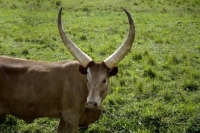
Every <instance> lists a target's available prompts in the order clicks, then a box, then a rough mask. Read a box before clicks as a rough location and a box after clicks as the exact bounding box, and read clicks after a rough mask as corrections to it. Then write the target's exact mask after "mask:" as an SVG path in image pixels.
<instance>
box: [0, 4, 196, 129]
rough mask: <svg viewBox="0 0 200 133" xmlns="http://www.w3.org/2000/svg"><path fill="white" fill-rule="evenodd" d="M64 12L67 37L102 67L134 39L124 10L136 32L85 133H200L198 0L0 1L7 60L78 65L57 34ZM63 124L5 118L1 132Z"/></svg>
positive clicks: (1, 46)
mask: <svg viewBox="0 0 200 133" xmlns="http://www.w3.org/2000/svg"><path fill="white" fill-rule="evenodd" d="M61 6H62V7H63V14H62V20H63V26H64V28H65V31H66V32H67V34H68V35H69V37H70V38H71V39H72V40H73V41H74V42H75V43H76V45H77V46H78V47H80V48H81V49H82V50H83V51H84V52H85V53H87V54H88V55H89V56H90V57H91V58H93V59H94V60H95V61H102V60H104V59H105V58H107V57H108V56H109V55H110V54H111V53H112V52H114V51H115V50H116V48H118V47H119V46H120V45H121V44H122V43H123V41H124V39H125V37H126V35H127V31H128V27H129V25H128V20H127V17H126V14H125V13H124V12H123V10H122V9H121V7H123V8H125V9H127V10H128V11H129V12H130V13H131V15H132V17H133V19H134V21H135V26H136V38H135V41H134V43H133V47H132V50H131V52H130V53H129V54H128V55H127V56H126V57H125V59H123V60H122V61H121V62H120V63H119V65H118V67H119V73H118V74H117V76H115V77H112V78H111V91H110V93H109V95H108V96H107V98H106V99H105V100H104V102H103V112H102V115H101V117H100V119H99V120H98V121H97V122H95V123H94V124H92V125H90V126H89V127H88V128H87V129H80V132H81V133H119V132H122V133H150V132H165V133H173V132H181V133H184V132H187V133H195V132H196V133H197V132H200V111H199V110H200V1H199V0H190V1H187V0H152V1H151V0H141V1H140V0H112V1H111V0H104V1H101V0H93V1H90V0H73V2H72V1H67V0H66V1H65V0H48V1H43V0H35V1H29V0H16V1H12V0H0V55H7V56H11V57H18V58H26V59H31V60H42V61H51V62H55V61H62V60H72V59H74V58H73V56H72V55H70V53H69V52H68V50H67V49H66V48H65V46H64V44H63V43H62V41H61V39H60V36H59V34H58V29H57V21H56V20H57V14H58V11H59V8H60V7H61ZM0 76H1V75H0ZM0 89H1V88H0ZM19 93H20V92H19ZM57 125H58V120H57V119H54V118H40V119H36V120H35V121H34V122H33V123H32V124H26V123H25V122H24V121H22V120H19V119H16V118H14V117H13V116H6V117H3V118H2V119H0V133H7V132H10V133H21V132H22V133H35V132H37V133H49V132H52V133H53V132H56V129H57Z"/></svg>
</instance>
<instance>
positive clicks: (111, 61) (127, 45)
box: [104, 9, 135, 69]
mask: <svg viewBox="0 0 200 133" xmlns="http://www.w3.org/2000/svg"><path fill="white" fill-rule="evenodd" d="M124 11H125V13H126V15H127V16H128V20H129V24H130V28H129V33H128V37H127V38H126V40H125V41H124V43H123V44H122V45H121V46H120V47H119V48H118V49H117V50H116V51H115V52H114V53H113V54H112V55H110V56H109V57H108V58H107V59H105V60H104V63H105V64H106V66H107V67H108V68H110V69H112V68H113V67H115V66H116V65H117V64H118V63H119V62H120V61H121V60H122V59H123V58H124V57H125V56H126V54H127V53H128V52H129V51H130V49H131V46H132V44H133V41H134V38H135V25H134V21H133V19H132V17H131V15H130V13H129V12H128V11H126V10H125V9H124Z"/></svg>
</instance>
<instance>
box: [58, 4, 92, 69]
mask: <svg viewBox="0 0 200 133" xmlns="http://www.w3.org/2000/svg"><path fill="white" fill-rule="evenodd" d="M61 12H62V7H61V8H60V11H59V13H58V30H59V33H60V36H61V38H62V41H63V43H64V44H65V46H66V47H67V49H68V50H69V52H70V53H71V54H72V55H73V56H74V57H75V58H76V59H77V60H78V61H79V63H80V64H81V65H82V66H83V67H86V66H87V65H88V63H89V62H90V61H92V59H91V58H90V57H89V56H88V55H87V54H85V53H84V52H83V51H81V49H79V48H78V47H77V46H76V45H75V43H74V42H73V41H71V39H70V38H69V37H68V36H67V35H66V33H65V31H64V29H63V27H62V21H61Z"/></svg>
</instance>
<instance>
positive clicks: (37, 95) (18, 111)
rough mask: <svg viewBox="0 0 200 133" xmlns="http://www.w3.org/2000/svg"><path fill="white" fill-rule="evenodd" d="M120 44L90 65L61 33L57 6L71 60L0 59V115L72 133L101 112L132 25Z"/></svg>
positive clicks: (59, 132)
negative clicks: (50, 123) (52, 122)
mask: <svg viewBox="0 0 200 133" xmlns="http://www.w3.org/2000/svg"><path fill="white" fill-rule="evenodd" d="M124 11H125V13H126V15H127V16H128V20H129V26H130V27H129V32H128V35H127V38H126V39H125V41H124V43H122V44H121V46H120V47H119V48H118V49H117V50H116V51H115V52H114V53H113V54H111V55H110V56H109V57H108V58H106V59H105V60H103V61H102V62H95V61H93V60H92V59H91V58H90V57H89V56H88V55H87V54H85V53H84V52H83V51H82V50H81V49H79V48H78V47H77V46H76V45H75V43H74V42H73V41H72V40H71V39H70V38H69V37H68V36H67V34H66V33H65V31H64V29H63V26H62V22H61V12H62V8H60V10H59V13H58V19H57V22H58V31H59V34H60V36H61V39H62V41H63V43H64V44H65V46H66V47H67V49H68V51H69V52H70V53H71V54H72V55H73V56H74V57H75V59H76V60H67V61H61V62H45V61H33V60H27V59H20V58H11V57H7V56H0V117H1V116H3V115H5V114H9V115H13V116H15V117H17V118H20V119H23V120H24V121H25V122H27V123H31V122H32V121H33V120H34V119H36V118H40V117H53V118H58V119H60V121H59V125H58V128H57V133H66V132H67V133H77V132H78V127H81V126H88V125H89V124H91V123H92V122H94V121H96V120H97V119H98V118H99V116H100V114H101V104H102V101H103V100H104V99H105V97H106V96H107V94H108V92H109V89H110V83H109V78H110V77H111V76H115V75H116V74H117V73H118V67H117V64H118V63H119V62H120V61H121V60H122V59H123V58H124V57H125V56H126V55H127V53H128V52H129V51H130V49H131V47H132V43H133V42H134V38H135V26H134V21H133V19H132V17H131V15H130V13H129V12H128V11H126V10H125V9H124Z"/></svg>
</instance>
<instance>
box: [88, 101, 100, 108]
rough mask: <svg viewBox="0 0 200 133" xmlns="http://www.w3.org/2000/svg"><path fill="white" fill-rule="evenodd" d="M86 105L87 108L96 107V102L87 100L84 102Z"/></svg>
mask: <svg viewBox="0 0 200 133" xmlns="http://www.w3.org/2000/svg"><path fill="white" fill-rule="evenodd" d="M86 107H88V108H96V107H97V103H96V102H87V103H86Z"/></svg>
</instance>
